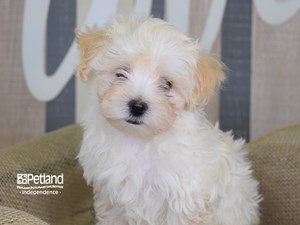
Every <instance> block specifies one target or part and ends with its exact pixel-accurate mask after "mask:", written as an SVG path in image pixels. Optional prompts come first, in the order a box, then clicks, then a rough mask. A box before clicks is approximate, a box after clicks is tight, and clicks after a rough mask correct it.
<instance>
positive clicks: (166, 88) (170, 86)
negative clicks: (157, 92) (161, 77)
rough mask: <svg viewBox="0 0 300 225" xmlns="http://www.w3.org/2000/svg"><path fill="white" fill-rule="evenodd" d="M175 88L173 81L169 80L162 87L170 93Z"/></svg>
mask: <svg viewBox="0 0 300 225" xmlns="http://www.w3.org/2000/svg"><path fill="white" fill-rule="evenodd" d="M172 87H173V84H172V82H171V81H169V80H165V81H164V83H163V84H162V85H161V88H162V89H163V90H164V91H169V90H170V89H171V88H172Z"/></svg>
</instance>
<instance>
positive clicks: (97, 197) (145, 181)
mask: <svg viewBox="0 0 300 225" xmlns="http://www.w3.org/2000/svg"><path fill="white" fill-rule="evenodd" d="M77 39H78V43H79V46H80V48H81V63H80V66H79V72H80V75H81V77H82V78H83V79H88V82H87V83H88V87H89V90H90V99H89V104H88V105H89V106H88V108H87V113H86V115H85V116H84V118H83V120H82V126H83V129H84V138H83V143H82V147H81V150H80V153H79V155H78V159H79V162H80V164H81V166H82V167H83V170H84V177H85V179H86V180H87V182H88V183H89V184H91V185H93V188H94V207H95V211H96V217H97V220H98V223H97V224H99V225H104V224H105V225H255V224H258V222H259V210H258V209H259V207H258V204H259V201H260V196H259V194H258V191H257V189H258V183H257V181H256V180H255V179H254V178H253V177H252V170H251V163H250V162H249V160H248V159H247V157H246V149H245V148H244V141H243V140H237V141H234V140H233V138H232V136H231V134H230V133H223V132H222V131H220V130H219V128H218V127H217V126H212V125H211V124H210V123H209V122H208V121H207V120H206V118H205V115H204V113H203V112H202V108H203V107H202V106H203V104H205V102H206V100H207V99H208V97H209V96H210V95H211V93H212V91H211V90H212V89H214V88H215V87H216V86H217V85H218V83H219V82H221V80H222V79H223V77H222V74H221V73H222V69H221V64H220V63H218V62H217V61H215V60H211V59H209V60H206V58H205V57H204V56H203V54H201V53H200V49H199V46H198V44H197V43H196V42H195V41H193V40H192V39H189V38H187V37H185V36H184V35H183V34H181V33H180V32H178V31H177V30H176V29H175V28H173V27H172V26H170V25H169V24H167V23H166V22H164V21H162V20H159V19H152V18H150V19H146V20H144V19H140V18H125V19H117V20H115V21H114V22H112V23H111V24H110V25H109V26H108V28H107V30H106V31H100V30H96V31H95V30H90V31H88V32H86V33H80V34H78V37H77ZM199 61H200V62H201V63H199ZM116 73H122V74H124V76H125V77H126V78H125V79H124V77H121V78H120V77H116V76H115V74H116ZM195 76H198V78H197V77H195ZM209 76H211V77H209ZM166 80H167V81H171V82H172V87H171V88H169V87H166V86H164V85H166V84H165V83H164V82H166ZM137 97H138V98H139V99H143V101H145V102H147V104H148V105H149V110H148V111H147V113H146V114H145V115H143V116H142V117H141V118H138V120H139V122H141V123H140V124H130V123H128V122H126V120H128V118H129V117H130V118H131V117H132V115H129V114H130V112H129V110H128V109H127V107H128V101H130V100H131V99H134V98H137ZM203 98H205V99H203ZM135 119H137V118H135Z"/></svg>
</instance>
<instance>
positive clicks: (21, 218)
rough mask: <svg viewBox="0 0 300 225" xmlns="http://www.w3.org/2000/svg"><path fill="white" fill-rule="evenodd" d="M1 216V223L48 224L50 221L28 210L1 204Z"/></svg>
mask: <svg viewBox="0 0 300 225" xmlns="http://www.w3.org/2000/svg"><path fill="white" fill-rule="evenodd" d="M0 218H1V221H0V224H1V225H2V224H3V225H7V224H12V225H48V223H45V222H44V221H42V220H40V219H38V218H36V217H35V216H32V215H30V214H28V213H26V212H23V211H21V210H17V209H12V208H8V207H3V206H0Z"/></svg>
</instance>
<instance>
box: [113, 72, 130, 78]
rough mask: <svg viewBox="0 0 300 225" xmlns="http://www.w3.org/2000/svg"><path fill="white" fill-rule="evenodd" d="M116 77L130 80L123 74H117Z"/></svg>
mask: <svg viewBox="0 0 300 225" xmlns="http://www.w3.org/2000/svg"><path fill="white" fill-rule="evenodd" d="M116 77H118V78H122V79H128V77H127V76H126V75H125V74H123V73H120V72H119V73H116Z"/></svg>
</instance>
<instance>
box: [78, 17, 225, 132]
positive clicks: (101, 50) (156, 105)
mask: <svg viewBox="0 0 300 225" xmlns="http://www.w3.org/2000/svg"><path fill="white" fill-rule="evenodd" d="M76 38H77V43H78V45H79V47H80V53H81V57H80V63H79V66H78V73H79V76H80V78H81V79H82V80H89V79H90V80H92V83H94V84H95V85H96V86H97V91H96V93H95V95H97V98H98V100H99V102H100V109H99V111H100V113H101V114H102V115H103V116H104V117H105V118H106V119H107V121H109V122H110V123H111V124H112V125H113V126H114V127H115V128H117V129H119V130H121V131H123V132H125V133H129V134H132V135H137V136H152V135H155V134H158V133H160V132H163V131H165V130H168V129H170V127H172V124H173V123H174V121H175V120H176V118H177V117H178V115H180V113H181V112H182V111H183V110H197V109H198V108H200V107H202V106H203V105H204V104H205V103H206V102H207V101H208V99H209V98H210V97H211V95H212V94H213V92H214V90H215V89H216V87H217V86H219V84H220V83H221V81H222V80H223V79H224V75H223V71H222V64H221V63H220V62H219V61H218V60H216V59H214V58H212V57H209V56H207V55H204V54H202V53H201V52H200V48H199V45H198V43H197V42H196V41H195V40H192V39H190V38H188V37H186V36H185V35H184V34H182V33H180V32H179V31H177V30H176V29H175V28H174V27H173V26H171V25H169V24H168V23H166V22H165V21H163V20H160V19H154V18H150V19H141V18H134V17H131V18H125V19H124V18H118V19H116V20H115V21H113V22H111V23H110V24H109V26H108V27H107V28H106V29H105V30H100V29H90V30H87V31H86V32H79V33H77V37H76Z"/></svg>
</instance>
